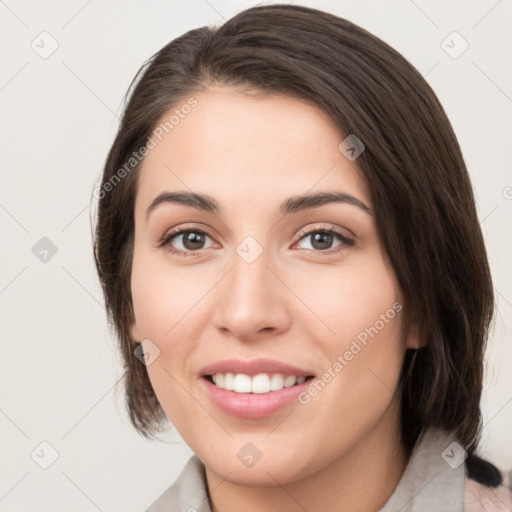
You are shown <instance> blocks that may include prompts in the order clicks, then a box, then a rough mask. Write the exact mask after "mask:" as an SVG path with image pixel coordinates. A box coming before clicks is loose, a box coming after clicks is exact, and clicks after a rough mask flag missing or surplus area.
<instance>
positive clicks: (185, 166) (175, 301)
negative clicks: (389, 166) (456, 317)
mask: <svg viewBox="0 0 512 512" xmlns="http://www.w3.org/2000/svg"><path fill="white" fill-rule="evenodd" d="M194 98H195V100H196V101H197V104H195V106H194V107H193V108H183V109H181V110H180V105H177V106H176V107H175V108H173V109H172V112H170V113H169V114H168V115H166V116H164V118H163V119H162V122H165V121H168V120H169V117H170V116H171V115H172V114H173V113H175V110H176V109H177V110H178V111H179V112H180V114H181V115H179V116H177V117H176V118H174V123H173V124H172V129H169V126H171V125H167V131H168V134H166V135H165V136H164V137H162V136H161V134H162V132H163V133H165V130H162V129H160V130H159V131H158V134H159V137H156V138H155V137H154V138H153V139H154V141H155V143H156V145H155V147H154V148H152V149H151V150H150V151H149V153H148V154H147V156H146V158H145V160H144V163H143V166H142V169H141V173H140V176H139V181H138V190H137V197H136V205H135V246H134V257H133V269H132V279H131V287H132V294H133V307H134V312H135V324H134V325H133V328H132V335H133V339H134V340H146V341H144V344H143V346H144V348H145V350H146V352H147V353H149V354H150V356H149V359H148V363H149V364H148V365H147V371H148V374H149V378H150V380H151V383H152V385H153V388H154V390H155V393H156V395H157V397H158V399H159V401H160V403H161V405H162V407H163V409H164V410H165V412H166V414H167V416H168V417H169V419H170V420H171V422H172V423H173V425H174V426H175V427H176V428H177V429H178V431H179V432H180V434H181V435H182V436H183V438H184V439H185V441H186V442H187V443H188V445H189V446H190V447H191V448H192V450H193V451H194V452H195V453H197V455H198V456H199V458H200V459H201V460H202V461H203V463H204V464H205V465H206V467H207V468H209V470H210V471H213V472H214V473H215V474H218V475H222V478H224V477H225V476H226V475H228V477H227V479H228V480H229V481H232V482H238V483H250V484H252V485H265V484H269V485H275V480H273V477H276V478H277V477H279V478H278V480H279V481H280V482H281V483H286V482H291V481H296V480H299V479H301V478H304V477H307V476H308V475H311V474H313V472H315V471H319V470H321V469H322V468H325V467H327V466H328V465H329V464H331V463H333V462H334V461H336V460H339V459H340V457H344V456H345V455H347V456H348V455H349V454H350V453H351V452H350V450H351V449H353V448H354V447H355V446H356V445H357V444H358V443H360V442H361V441H362V440H364V439H366V440H368V439H370V438H372V439H374V441H375V442H378V439H379V436H381V435H384V434H383V433H384V432H387V433H389V432H390V431H392V432H396V431H397V430H398V425H399V420H398V418H399V416H398V410H399V409H398V406H399V400H398V396H397V394H395V393H394V392H395V390H396V389H397V383H398V379H399V374H400V368H401V364H402V360H403V355H404V351H405V348H406V346H405V344H404V343H403V342H402V341H401V327H402V315H403V312H402V311H401V309H402V299H401V294H400V290H399V286H398V283H397V279H396V276H395V273H394V271H393V268H392V267H391V265H390V263H389V261H388V259H387V257H386V253H385V251H384V248H383V246H382V243H381V241H380V239H379V236H378V234H377V230H376V223H375V217H374V215H373V211H372V210H371V208H372V204H371V200H370V196H369V192H368V189H367V186H366V184H365V181H364V180H363V179H362V177H361V174H360V173H359V172H358V169H357V159H356V160H350V159H349V158H347V156H350V157H351V158H353V156H352V153H353V152H351V151H350V150H348V151H347V147H345V150H344V152H342V151H341V150H340V149H339V146H340V144H341V143H342V142H343V140H344V137H342V136H340V135H339V134H338V133H337V131H336V130H335V128H334V127H333V125H332V124H331V123H330V122H329V120H328V118H327V116H326V115H325V114H323V113H322V112H321V111H320V110H319V109H317V108H314V107H312V106H310V105H307V104H305V103H302V102H299V101H297V100H294V99H291V98H289V97H285V96H266V97H265V96H257V95H254V94H252V95H249V94H244V93H242V92H240V91H239V90H236V89H232V88H221V87H219V88H214V89H209V90H207V91H205V92H202V93H199V94H196V95H194ZM185 103H186V100H185V101H184V102H183V104H185ZM183 112H188V113H187V114H183ZM176 120H178V121H176ZM159 138H161V139H162V140H161V141H159ZM363 143H364V141H363ZM346 144H348V142H347V143H346ZM356 149H360V148H356ZM346 155H347V156H346ZM177 193H180V196H178V199H181V200H185V199H186V198H187V197H188V195H189V194H192V193H194V194H198V195H207V196H208V200H209V201H214V203H215V205H216V208H217V209H214V208H213V207H212V206H211V205H208V204H207V203H206V202H204V201H200V200H187V201H188V202H189V203H191V204H184V202H183V201H178V200H172V194H177ZM319 193H331V194H339V196H338V197H339V198H340V200H339V201H329V202H324V201H317V202H316V203H315V202H314V201H308V200H305V201H302V202H301V201H300V200H297V198H298V197H299V196H303V195H304V196H310V195H311V196H312V195H315V194H319ZM165 194H167V195H165ZM333 197H334V196H333ZM157 198H158V199H157ZM155 199H156V202H155ZM177 228H183V229H185V230H187V232H186V233H185V234H183V233H182V234H179V233H178V234H175V233H174V230H176V229H177ZM331 230H334V231H331ZM173 234H174V236H172V235H173ZM162 241H165V242H164V244H163V245H162ZM172 251H176V252H172ZM141 364H142V363H141ZM229 374H232V375H229ZM296 378H298V380H297V379H296ZM213 379H215V381H216V384H215V383H214V382H213ZM304 379H306V380H304ZM303 380H304V382H303ZM294 383H295V384H294ZM283 386H284V387H283ZM233 387H234V389H233ZM225 388H227V389H225ZM270 389H272V390H270ZM271 475H272V476H271Z"/></svg>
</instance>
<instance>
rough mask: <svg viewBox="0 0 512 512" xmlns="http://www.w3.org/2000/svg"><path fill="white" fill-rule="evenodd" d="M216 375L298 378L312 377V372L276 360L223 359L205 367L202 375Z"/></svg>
mask: <svg viewBox="0 0 512 512" xmlns="http://www.w3.org/2000/svg"><path fill="white" fill-rule="evenodd" d="M216 373H235V374H236V373H243V374H245V375H249V376H254V375H257V374H258V373H282V374H284V375H295V376H296V377H308V376H312V375H313V374H312V372H310V371H308V370H304V369H302V368H298V367H297V366H292V365H291V364H288V363H283V362H281V361H277V360H275V359H252V360H244V359H222V360H220V361H216V362H215V363H212V364H209V365H207V366H205V367H204V368H203V369H202V370H201V375H203V376H206V375H215V374H216Z"/></svg>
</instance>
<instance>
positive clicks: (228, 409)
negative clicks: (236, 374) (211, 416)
mask: <svg viewBox="0 0 512 512" xmlns="http://www.w3.org/2000/svg"><path fill="white" fill-rule="evenodd" d="M311 380H312V379H308V380H306V381H304V382H303V383H302V384H296V385H295V386H290V387H289V388H283V389H280V390H279V391H270V392H268V393H236V392H235V391H228V390H227V389H222V388H218V387H217V386H216V385H215V384H213V383H212V382H210V381H209V380H208V379H206V378H204V377H203V378H201V382H202V386H203V387H204V389H205V391H206V393H207V394H208V396H209V397H210V398H211V399H212V401H213V402H214V403H215V405H217V407H219V409H221V410H222V411H224V412H225V413H227V414H230V415H231V416H237V417H239V418H247V419H258V418H264V417H265V416H270V415H271V414H274V413H276V412H277V411H279V410H281V409H283V408H284V407H286V406H287V405H289V404H290V403H292V402H293V401H297V396H298V395H299V393H300V392H301V391H303V390H304V389H305V388H306V387H308V386H309V384H310V381H311Z"/></svg>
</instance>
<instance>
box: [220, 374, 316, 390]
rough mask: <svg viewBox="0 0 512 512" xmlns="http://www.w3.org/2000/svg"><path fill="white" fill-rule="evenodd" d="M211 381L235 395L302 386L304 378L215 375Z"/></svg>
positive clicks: (293, 376)
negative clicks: (233, 392) (296, 385)
mask: <svg viewBox="0 0 512 512" xmlns="http://www.w3.org/2000/svg"><path fill="white" fill-rule="evenodd" d="M212 380H213V382H214V383H215V385H216V386H217V387H219V388H222V389H227V390H229V391H235V392H236V393H260V394H262V393H269V392H270V391H279V390H281V389H283V388H289V387H291V386H294V385H295V384H302V383H303V382H304V381H305V380H306V377H296V376H295V375H287V376H286V377H285V376H284V375H283V374H282V373H274V374H272V375H271V376H270V375H269V374H268V373H259V374H258V375H254V377H251V376H249V375H245V374H244V373H236V374H234V373H216V374H215V375H212Z"/></svg>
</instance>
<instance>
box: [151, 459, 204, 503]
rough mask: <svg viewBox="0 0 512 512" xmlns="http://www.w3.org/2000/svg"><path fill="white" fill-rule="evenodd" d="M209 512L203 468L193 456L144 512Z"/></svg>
mask: <svg viewBox="0 0 512 512" xmlns="http://www.w3.org/2000/svg"><path fill="white" fill-rule="evenodd" d="M182 511H186V512H211V510H210V506H209V501H208V495H207V491H206V484H205V474H204V466H203V464H202V462H201V461H200V460H199V458H198V457H197V456H196V455H193V456H192V457H191V458H190V459H189V460H188V462H187V463H186V464H185V467H184V468H183V470H182V471H181V473H180V475H179V477H178V478H177V479H176V481H175V482H174V483H173V484H172V485H171V486H170V487H169V488H168V489H167V490H166V491H165V492H164V493H163V494H162V495H161V496H160V497H159V498H158V499H157V500H156V501H154V502H153V503H152V504H151V505H150V506H149V507H148V508H147V509H146V511H145V512H182Z"/></svg>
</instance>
